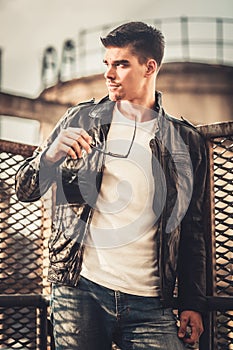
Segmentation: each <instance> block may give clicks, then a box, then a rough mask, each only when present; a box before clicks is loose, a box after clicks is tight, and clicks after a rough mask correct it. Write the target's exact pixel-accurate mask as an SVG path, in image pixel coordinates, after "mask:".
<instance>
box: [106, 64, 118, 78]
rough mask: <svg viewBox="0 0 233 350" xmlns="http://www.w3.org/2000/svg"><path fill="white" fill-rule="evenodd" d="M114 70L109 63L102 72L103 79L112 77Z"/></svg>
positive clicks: (114, 73) (114, 74)
mask: <svg viewBox="0 0 233 350" xmlns="http://www.w3.org/2000/svg"><path fill="white" fill-rule="evenodd" d="M115 76H116V72H115V69H114V67H113V66H111V65H109V66H108V67H107V69H106V71H105V73H104V77H105V79H114V78H115Z"/></svg>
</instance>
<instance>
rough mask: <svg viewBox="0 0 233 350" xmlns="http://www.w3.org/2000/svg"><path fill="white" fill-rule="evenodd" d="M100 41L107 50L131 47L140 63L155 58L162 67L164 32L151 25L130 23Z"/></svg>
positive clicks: (114, 30)
mask: <svg viewBox="0 0 233 350" xmlns="http://www.w3.org/2000/svg"><path fill="white" fill-rule="evenodd" d="M100 40H101V42H102V44H103V45H104V46H105V47H106V48H107V47H110V46H113V47H126V46H128V45H130V46H131V48H132V52H133V53H134V54H136V55H137V56H138V59H139V62H140V63H145V62H146V61H147V59H148V58H153V59H154V60H155V61H156V62H157V64H158V66H160V65H161V62H162V59H163V55H164V47H165V40H164V36H163V34H162V32H161V31H160V30H158V29H156V28H155V27H152V26H151V25H148V24H146V23H143V22H128V23H125V24H122V25H120V26H119V27H117V28H115V29H113V30H112V31H111V32H109V33H108V34H107V36H106V37H104V38H100Z"/></svg>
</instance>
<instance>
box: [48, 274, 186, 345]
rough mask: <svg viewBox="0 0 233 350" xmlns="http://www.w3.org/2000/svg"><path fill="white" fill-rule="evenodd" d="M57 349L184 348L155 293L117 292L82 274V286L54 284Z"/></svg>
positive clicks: (169, 312) (173, 321) (172, 317)
mask: <svg viewBox="0 0 233 350" xmlns="http://www.w3.org/2000/svg"><path fill="white" fill-rule="evenodd" d="M51 312H52V315H51V316H52V322H53V327H54V338H55V344H56V350H65V349H67V350H72V349H73V350H110V349H112V342H115V344H117V346H118V347H119V348H120V349H122V350H152V349H153V350H158V349H159V350H184V349H185V347H184V345H183V342H182V341H181V340H179V338H178V337H177V326H176V318H175V316H174V315H173V313H172V310H171V309H167V308H166V309H164V308H162V307H161V303H160V299H159V298H156V297H141V296H135V295H131V294H125V293H122V292H119V291H114V290H111V289H108V288H105V287H103V286H100V285H98V284H96V283H93V282H91V281H89V280H87V279H85V278H83V277H81V279H80V282H79V285H78V287H76V288H73V287H66V286H60V285H53V287H52V297H51Z"/></svg>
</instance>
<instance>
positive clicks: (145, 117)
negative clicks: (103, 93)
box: [117, 100, 155, 123]
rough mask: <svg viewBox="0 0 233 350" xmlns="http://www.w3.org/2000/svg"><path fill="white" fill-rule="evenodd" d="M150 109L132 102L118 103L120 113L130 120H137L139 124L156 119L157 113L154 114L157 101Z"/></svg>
mask: <svg viewBox="0 0 233 350" xmlns="http://www.w3.org/2000/svg"><path fill="white" fill-rule="evenodd" d="M150 105H151V108H150V107H145V106H142V105H139V104H134V103H132V102H130V101H126V100H123V101H118V102H117V107H118V109H119V111H120V112H121V113H122V114H123V115H124V116H125V117H126V118H128V119H133V120H134V119H135V118H136V121H137V122H140V123H143V122H146V121H149V120H152V119H154V117H155V113H154V108H153V107H154V105H155V100H154V101H153V103H151V104H150Z"/></svg>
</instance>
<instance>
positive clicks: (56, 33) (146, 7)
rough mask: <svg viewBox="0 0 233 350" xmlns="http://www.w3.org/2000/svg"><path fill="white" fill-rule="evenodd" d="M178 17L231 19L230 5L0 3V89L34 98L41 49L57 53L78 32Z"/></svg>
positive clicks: (69, 0) (183, 0) (225, 0)
mask: <svg viewBox="0 0 233 350" xmlns="http://www.w3.org/2000/svg"><path fill="white" fill-rule="evenodd" d="M180 16H202V17H203V16H207V17H228V18H229V17H230V18H232V17H233V0H221V1H217V0H205V1H203V0H195V1H193V0H192V1H190V0H138V1H135V0H128V1H127V0H117V1H114V2H112V1H111V2H110V1H106V0H99V1H98V2H94V1H93V0H84V1H83V0H0V48H1V49H2V79H1V89H2V91H4V92H9V93H12V94H16V95H21V96H28V97H32V98H35V97H37V96H38V95H39V94H40V92H41V88H42V87H41V61H42V57H43V52H44V49H45V48H46V47H48V46H50V45H51V46H54V47H55V48H56V49H57V50H58V53H59V51H61V48H62V46H63V43H64V41H65V40H67V39H73V40H74V41H75V42H77V35H78V32H79V30H81V29H87V28H92V27H95V26H97V25H102V24H110V25H111V24H112V23H118V22H122V23H123V22H125V21H128V20H147V19H150V18H169V17H180Z"/></svg>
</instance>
